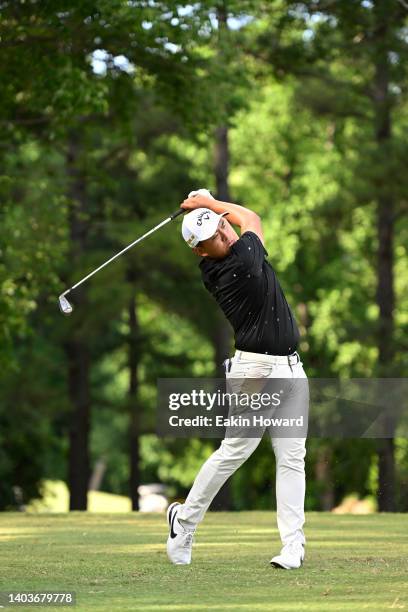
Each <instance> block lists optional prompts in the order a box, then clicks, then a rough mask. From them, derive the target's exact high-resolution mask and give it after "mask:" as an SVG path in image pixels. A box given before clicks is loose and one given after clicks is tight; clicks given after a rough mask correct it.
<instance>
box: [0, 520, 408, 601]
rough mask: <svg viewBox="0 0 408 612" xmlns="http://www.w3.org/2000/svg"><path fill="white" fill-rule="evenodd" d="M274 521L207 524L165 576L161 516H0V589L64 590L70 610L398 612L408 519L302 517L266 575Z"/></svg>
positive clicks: (404, 582)
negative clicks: (289, 555) (293, 565)
mask: <svg viewBox="0 0 408 612" xmlns="http://www.w3.org/2000/svg"><path fill="white" fill-rule="evenodd" d="M275 519H276V517H275V514H274V513H269V512H241V513H208V514H207V516H206V519H205V521H204V523H203V524H202V526H201V527H200V529H199V531H198V532H197V536H196V544H195V546H194V549H193V564H192V565H191V566H184V567H175V566H172V565H170V563H168V561H167V558H166V553H165V540H166V538H167V528H166V524H165V517H164V515H152V514H149V515H147V514H119V515H118V514H115V515H113V514H110V515H106V514H103V515H102V514H99V515H95V514H94V515H90V514H82V513H72V514H70V515H66V514H64V515H47V516H44V515H27V514H8V513H2V514H0V538H1V542H0V547H1V575H0V590H2V591H10V590H36V591H44V590H55V591H58V590H74V591H76V593H77V606H76V608H75V609H77V610H104V611H106V610H186V611H192V610H206V609H209V610H313V611H315V610H342V611H343V610H361V609H363V610H373V611H374V610H375V611H377V612H378V610H388V609H406V610H407V612H408V515H404V514H373V515H366V516H355V515H354V516H353V515H335V514H329V513H308V514H307V524H306V537H307V542H308V543H307V549H306V560H305V564H304V566H303V568H301V569H300V570H293V571H283V570H276V569H273V568H272V567H271V566H270V565H269V560H270V558H271V556H272V555H273V554H276V553H277V552H278V551H279V549H280V543H279V539H278V532H277V529H276V525H275ZM19 609H20V610H21V609H33V608H28V607H24V608H21V607H20V608H19ZM37 609H38V607H37ZM48 609H54V610H55V609H61V608H56V607H53V608H48ZM63 609H67V608H63Z"/></svg>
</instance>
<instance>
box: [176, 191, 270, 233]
mask: <svg viewBox="0 0 408 612" xmlns="http://www.w3.org/2000/svg"><path fill="white" fill-rule="evenodd" d="M180 207H181V208H185V209H187V210H194V208H209V209H210V210H212V211H214V212H215V213H217V215H220V214H222V213H224V212H227V213H228V216H227V221H228V222H229V223H231V224H232V225H238V227H240V228H241V235H242V234H243V233H244V232H253V233H254V234H256V235H257V236H258V237H259V239H260V241H261V242H262V244H264V237H263V232H262V224H261V219H260V218H259V217H258V215H257V214H256V213H254V212H253V211H252V210H249V209H248V208H245V207H244V206H240V205H239V204H232V203H231V202H221V201H220V200H214V199H213V198H209V197H208V196H205V195H202V194H201V193H197V194H196V195H194V196H192V197H191V198H186V199H185V200H184V202H183V203H182V204H180Z"/></svg>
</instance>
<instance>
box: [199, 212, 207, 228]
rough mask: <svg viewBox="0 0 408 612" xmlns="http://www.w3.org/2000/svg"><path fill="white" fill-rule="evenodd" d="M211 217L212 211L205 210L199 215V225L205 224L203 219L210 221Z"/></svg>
mask: <svg viewBox="0 0 408 612" xmlns="http://www.w3.org/2000/svg"><path fill="white" fill-rule="evenodd" d="M209 218H210V213H209V212H208V211H206V210H205V211H203V212H202V213H200V214H199V215H197V225H199V226H201V225H202V224H203V219H204V221H208V219H209Z"/></svg>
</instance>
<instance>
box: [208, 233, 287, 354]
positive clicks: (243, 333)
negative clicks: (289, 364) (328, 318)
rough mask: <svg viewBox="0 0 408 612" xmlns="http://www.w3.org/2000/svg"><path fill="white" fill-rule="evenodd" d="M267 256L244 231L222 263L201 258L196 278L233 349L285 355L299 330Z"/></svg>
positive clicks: (254, 239)
mask: <svg viewBox="0 0 408 612" xmlns="http://www.w3.org/2000/svg"><path fill="white" fill-rule="evenodd" d="M267 255H268V253H267V251H266V250H265V248H264V246H263V244H262V242H261V240H260V239H259V237H258V236H257V235H256V234H255V233H254V232H249V231H248V232H244V233H243V234H242V236H241V237H240V238H239V240H237V242H235V243H234V244H233V245H232V247H231V250H230V253H229V254H228V255H227V257H225V258H224V259H211V258H210V257H203V258H202V260H201V262H200V268H201V274H202V279H203V282H204V285H205V287H206V289H208V291H209V292H210V293H211V294H212V295H213V296H214V298H215V299H216V301H217V302H218V304H219V305H220V307H221V309H222V311H223V312H224V314H225V316H226V317H227V319H228V320H229V322H230V323H231V325H232V327H233V329H234V333H235V347H236V348H237V349H238V350H242V351H250V352H251V353H266V354H269V355H290V354H291V353H293V352H294V351H296V349H297V345H298V342H299V330H298V327H297V325H296V321H295V318H294V316H293V314H292V311H291V309H290V307H289V305H288V303H287V301H286V299H285V296H284V293H283V291H282V288H281V286H280V284H279V281H278V279H277V277H276V274H275V272H274V270H273V268H272V266H271V265H270V263H269V262H268V261H267V260H266V256H267Z"/></svg>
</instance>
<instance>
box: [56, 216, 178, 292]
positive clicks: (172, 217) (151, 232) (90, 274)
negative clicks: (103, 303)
mask: <svg viewBox="0 0 408 612" xmlns="http://www.w3.org/2000/svg"><path fill="white" fill-rule="evenodd" d="M180 212H184V211H183V210H181V211H180ZM174 218H175V215H172V216H171V217H168V218H167V219H165V220H164V221H162V222H161V223H159V224H158V225H156V227H153V229H151V230H149V231H148V232H146V233H145V234H143V236H140V238H137V240H135V241H134V242H132V243H131V244H129V245H128V246H127V247H125V248H124V249H122V250H121V251H120V252H119V253H116V255H114V256H113V257H111V258H110V259H108V261H105V263H103V264H102V265H101V266H99V268H96V270H93V271H92V272H90V273H89V274H88V275H87V276H85V277H84V278H82V279H81V280H80V281H78V282H77V283H75V285H72V287H70V288H69V289H67V290H66V291H64V293H63V294H62V295H66V294H67V293H69V292H70V291H72V290H73V289H76V287H79V285H82V283H84V282H85V281H87V280H88V278H91V276H93V275H94V274H96V273H97V272H99V270H102V268H105V266H107V265H108V264H110V263H111V262H112V261H114V260H115V259H117V258H118V257H120V256H121V255H123V253H126V251H128V250H129V249H131V248H132V247H133V246H135V244H137V243H138V242H141V241H142V240H143V239H144V238H147V236H150V234H153V232H155V231H156V230H158V229H160V228H161V227H163V225H166V223H169V221H172V219H174Z"/></svg>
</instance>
